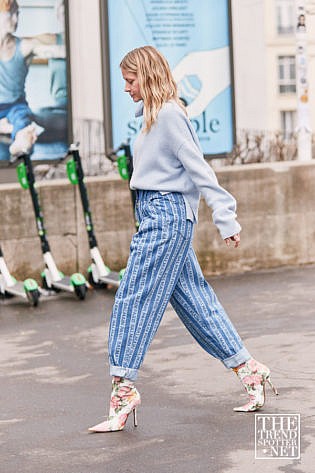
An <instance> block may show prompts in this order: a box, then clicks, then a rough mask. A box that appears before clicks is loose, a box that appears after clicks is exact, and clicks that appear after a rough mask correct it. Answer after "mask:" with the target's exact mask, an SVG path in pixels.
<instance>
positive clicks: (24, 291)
mask: <svg viewBox="0 0 315 473" xmlns="http://www.w3.org/2000/svg"><path fill="white" fill-rule="evenodd" d="M0 294H1V295H2V296H4V297H10V296H18V297H22V298H23V299H27V300H28V302H29V303H30V304H31V305H32V306H33V307H36V306H37V305H38V300H39V297H40V291H39V287H38V284H37V282H36V281H35V279H31V278H29V279H25V281H23V282H22V281H17V280H16V279H15V278H14V277H13V276H12V275H11V274H10V271H9V269H8V267H7V265H6V262H5V260H4V256H3V253H2V250H1V246H0Z"/></svg>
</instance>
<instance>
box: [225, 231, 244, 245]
mask: <svg viewBox="0 0 315 473" xmlns="http://www.w3.org/2000/svg"><path fill="white" fill-rule="evenodd" d="M224 241H225V243H226V246H230V244H231V242H234V248H237V247H238V246H239V245H240V242H241V236H240V234H239V233H236V234H235V235H233V236H231V237H229V238H225V239H224Z"/></svg>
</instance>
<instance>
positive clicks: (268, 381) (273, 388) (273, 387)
mask: <svg viewBox="0 0 315 473" xmlns="http://www.w3.org/2000/svg"><path fill="white" fill-rule="evenodd" d="M266 381H267V383H268V384H269V386H270V387H271V389H272V390H273V392H274V393H275V395H276V396H279V393H278V390H277V388H276V387H275V386H274V385H273V384H272V382H271V379H270V377H268V378H267V379H266Z"/></svg>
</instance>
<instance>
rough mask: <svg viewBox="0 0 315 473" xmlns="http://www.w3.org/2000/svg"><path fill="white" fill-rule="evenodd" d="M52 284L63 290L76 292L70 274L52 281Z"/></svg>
mask: <svg viewBox="0 0 315 473" xmlns="http://www.w3.org/2000/svg"><path fill="white" fill-rule="evenodd" d="M51 284H52V286H53V287H54V288H56V289H60V290H62V291H68V292H74V287H73V284H72V282H71V279H70V276H64V277H63V278H62V279H60V281H52V283H51Z"/></svg>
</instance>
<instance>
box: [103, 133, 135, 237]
mask: <svg viewBox="0 0 315 473" xmlns="http://www.w3.org/2000/svg"><path fill="white" fill-rule="evenodd" d="M107 158H108V159H109V160H110V161H112V162H113V163H116V164H117V167H118V172H119V174H120V177H121V178H122V179H124V180H126V181H128V184H130V179H131V176H132V172H133V162H132V154H131V147H130V139H129V140H128V141H127V142H125V143H122V144H121V145H120V146H118V148H116V149H114V150H112V151H111V152H110V153H109V154H108V156H107ZM129 189H130V186H129ZM130 196H131V201H132V208H133V209H134V210H135V207H136V191H135V190H134V189H130ZM133 215H134V221H135V227H136V230H137V231H138V229H139V222H138V221H137V219H136V216H135V211H134V214H133Z"/></svg>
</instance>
